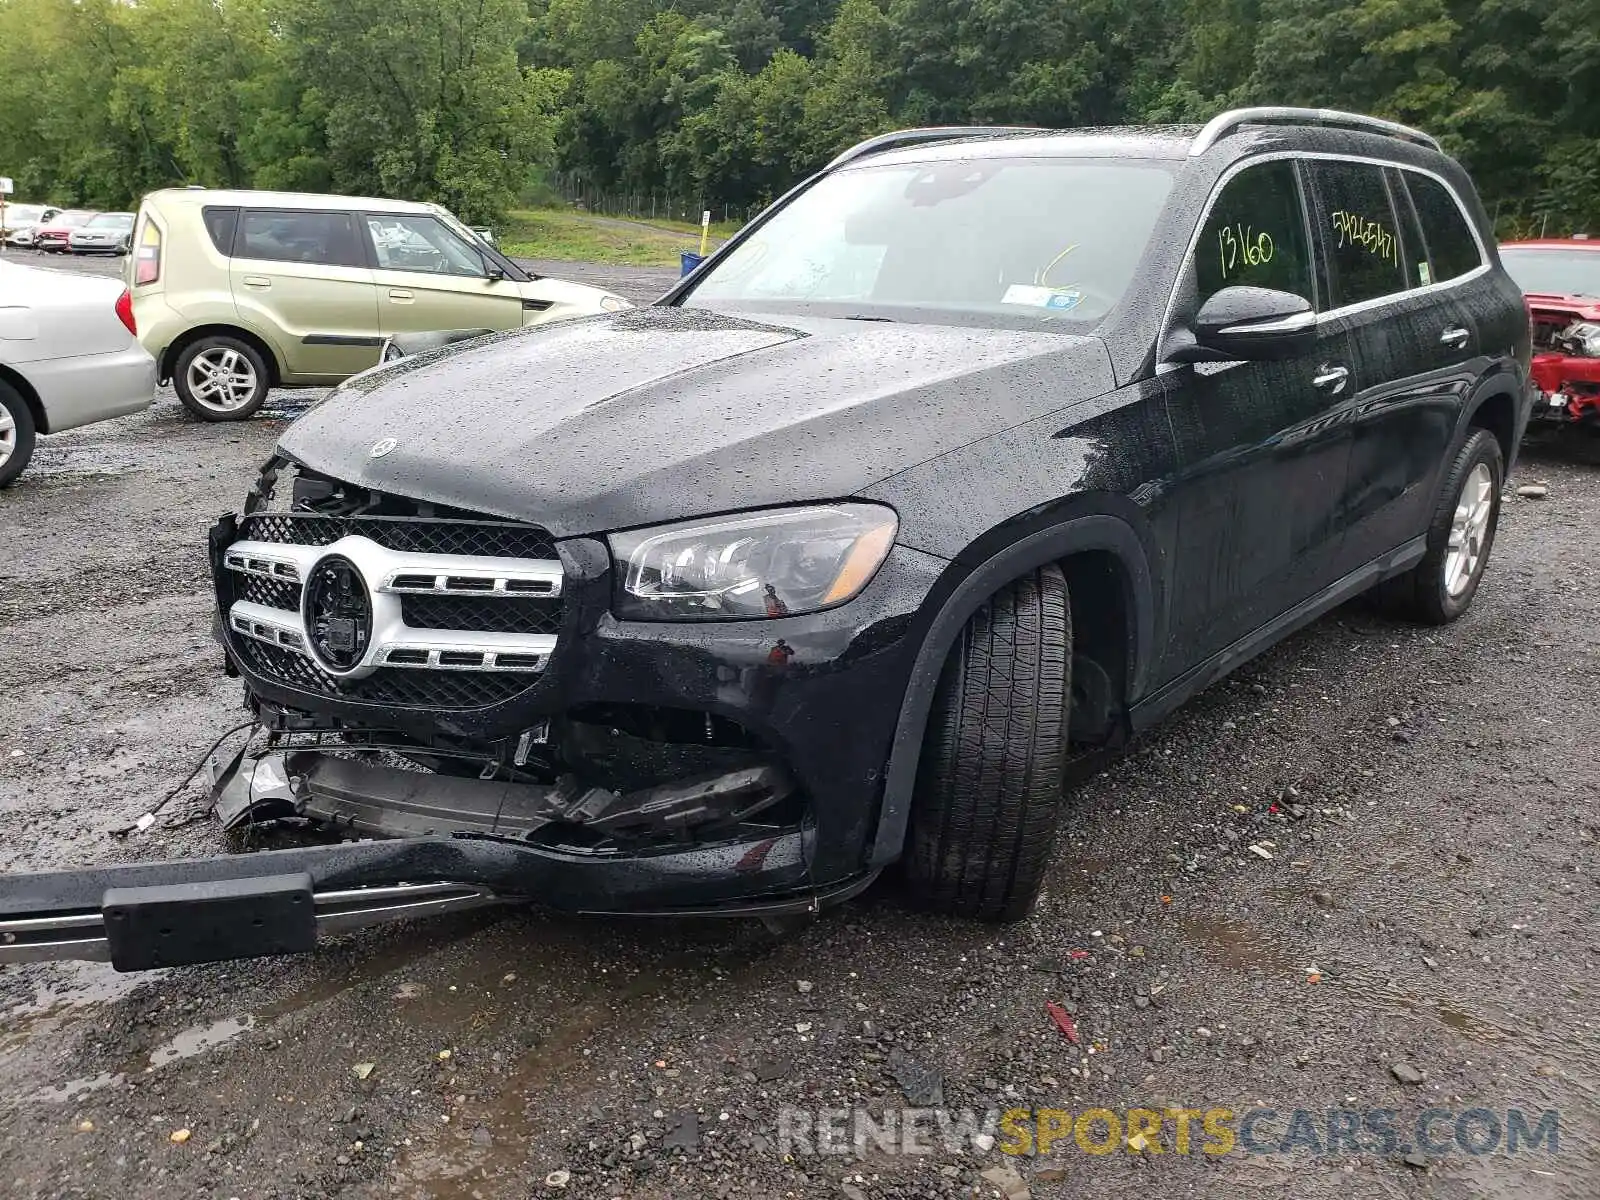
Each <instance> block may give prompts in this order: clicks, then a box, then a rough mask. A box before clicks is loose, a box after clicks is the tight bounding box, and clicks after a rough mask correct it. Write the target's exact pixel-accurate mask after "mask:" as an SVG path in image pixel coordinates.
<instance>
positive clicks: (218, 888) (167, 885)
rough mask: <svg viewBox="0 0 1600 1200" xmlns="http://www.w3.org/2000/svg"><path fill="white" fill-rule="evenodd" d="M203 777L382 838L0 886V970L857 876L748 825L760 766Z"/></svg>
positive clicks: (714, 906) (697, 903)
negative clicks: (469, 913) (611, 784)
mask: <svg viewBox="0 0 1600 1200" xmlns="http://www.w3.org/2000/svg"><path fill="white" fill-rule="evenodd" d="M217 783H218V811H219V813H220V814H221V815H222V817H223V819H224V821H225V823H228V824H232V825H239V824H244V823H249V822H252V821H254V822H260V821H264V820H268V819H277V818H280V817H289V816H294V817H301V818H309V819H311V820H313V821H318V822H322V823H324V824H326V825H331V826H333V827H335V828H338V829H341V830H345V831H348V832H352V833H357V834H366V835H376V836H377V837H378V838H380V839H382V840H374V841H359V842H340V843H335V844H330V845H322V846H306V847H299V848H295V849H288V850H269V851H261V852H257V853H252V854H237V855H227V856H222V857H217V858H206V859H188V860H177V861H173V862H164V863H140V864H135V865H127V866H113V867H98V868H89V869H84V870H77V871H59V872H46V873H40V874H31V875H10V876H3V877H0V963H7V962H35V961H42V960H47V959H63V958H77V959H91V960H102V961H109V962H111V963H112V964H113V965H114V966H115V967H116V968H117V969H118V970H123V971H134V970H144V969H147V968H152V967H171V966H182V965H186V964H192V963H201V962H215V961H222V960H226V959H238V958H255V957H262V956H266V955H277V954H292V953H299V952H303V951H308V950H311V949H313V948H314V947H315V945H316V943H317V941H318V939H319V938H320V937H323V936H327V935H330V934H335V933H342V932H346V931H348V930H352V929H358V928H362V927H365V926H370V925H376V924H382V923H385V922H389V921H397V920H405V919H409V918H412V917H418V916H428V915H434V914H438V913H445V912H454V911H459V910H462V909H468V908H476V907H479V906H482V905H486V904H495V903H502V902H506V901H515V900H532V901H536V902H538V903H540V904H542V905H544V906H546V907H549V908H552V909H556V910H559V911H566V912H572V913H593V914H613V915H622V914H627V915H647V914H648V915H690V914H727V915H753V916H780V915H785V914H796V913H805V912H816V911H818V910H819V909H820V908H822V907H823V906H825V905H827V904H829V903H836V902H838V901H841V900H844V899H848V898H849V897H850V896H852V895H855V894H856V893H858V892H860V891H861V890H863V889H864V888H865V887H866V886H867V885H868V884H870V883H871V881H872V878H873V874H871V873H868V874H864V875H860V876H857V877H854V878H851V879H846V880H842V881H835V882H832V883H827V884H821V885H819V884H818V883H817V882H816V881H815V880H814V879H813V877H812V872H811V869H810V863H811V859H812V847H813V843H814V832H813V830H812V829H811V828H810V827H809V825H807V824H805V823H801V824H799V825H795V826H792V827H791V826H781V825H767V826H763V825H760V824H758V823H755V822H751V821H750V820H749V818H750V816H751V814H753V813H758V812H761V811H763V810H765V809H767V808H769V807H772V806H773V805H775V804H777V803H778V802H779V801H781V800H782V799H783V798H784V797H786V796H787V795H788V793H789V785H788V783H787V780H786V779H785V778H784V777H783V775H782V773H781V772H779V771H778V770H777V769H776V768H772V767H753V768H746V769H741V770H736V771H731V772H728V773H726V774H723V775H717V776H709V777H704V778H700V779H696V780H689V781H684V782H679V783H674V784H670V785H662V786H660V787H652V788H647V789H644V790H642V791H639V792H630V793H625V794H618V793H615V792H611V791H608V790H606V789H604V788H592V787H590V788H584V787H578V786H576V785H574V784H572V783H571V782H570V781H563V782H559V783H556V784H552V785H532V784H522V783H506V782H498V781H492V780H484V779H470V778H456V777H450V776H442V775H436V774H431V773H427V772H420V771H410V770H405V769H401V768H394V767H385V766H377V765H373V764H371V763H369V762H363V761H355V760H352V759H349V758H341V757H335V756H333V755H328V754H323V753H320V752H310V751H298V752H289V753H287V754H284V753H268V754H265V755H261V756H259V757H255V758H246V759H244V760H242V762H239V763H237V764H236V766H235V767H234V768H233V769H231V770H229V771H226V772H224V773H223V775H222V777H221V778H219V779H218V781H217ZM690 826H693V830H694V833H693V837H692V838H690V837H688V835H687V830H688V829H689V827H690ZM630 835H631V836H632V837H633V839H634V840H631V841H630V840H629V838H630ZM641 835H647V836H641Z"/></svg>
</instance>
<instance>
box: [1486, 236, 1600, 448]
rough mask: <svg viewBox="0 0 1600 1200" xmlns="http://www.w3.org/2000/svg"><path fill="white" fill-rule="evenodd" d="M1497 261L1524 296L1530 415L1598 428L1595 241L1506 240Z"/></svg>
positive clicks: (1598, 244) (1599, 245)
mask: <svg viewBox="0 0 1600 1200" xmlns="http://www.w3.org/2000/svg"><path fill="white" fill-rule="evenodd" d="M1500 261H1501V262H1503V263H1504V264H1505V268H1506V272H1507V273H1508V274H1509V275H1510V276H1511V278H1512V279H1514V280H1516V282H1517V286H1518V287H1520V288H1521V289H1522V291H1523V294H1524V295H1525V296H1526V297H1527V300H1528V319H1529V321H1530V323H1531V324H1532V326H1533V379H1534V382H1535V383H1536V384H1538V386H1539V390H1540V391H1542V392H1543V393H1544V401H1543V403H1541V404H1538V405H1536V406H1535V408H1534V414H1533V415H1534V417H1535V419H1540V420H1547V421H1560V422H1574V421H1575V422H1580V423H1582V424H1583V425H1586V426H1588V427H1590V428H1593V429H1596V430H1600V240H1591V239H1589V238H1587V237H1582V236H1580V237H1573V238H1549V239H1541V240H1539V241H1531V242H1507V243H1506V244H1505V245H1503V246H1501V247H1500Z"/></svg>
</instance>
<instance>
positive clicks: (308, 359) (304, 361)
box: [228, 208, 383, 380]
mask: <svg viewBox="0 0 1600 1200" xmlns="http://www.w3.org/2000/svg"><path fill="white" fill-rule="evenodd" d="M228 274H229V283H230V285H231V288H232V291H233V303H234V307H235V308H237V309H238V310H239V315H240V317H242V318H243V319H244V321H245V322H246V324H248V325H251V326H254V327H255V328H257V329H260V330H261V331H262V332H263V333H266V334H268V335H269V336H270V337H271V338H272V339H273V340H274V341H275V342H276V343H277V344H278V347H279V349H280V350H281V352H282V354H283V358H284V369H285V370H286V371H287V372H288V373H289V374H291V375H299V376H303V377H305V378H307V379H334V380H336V379H343V378H344V377H345V376H347V375H354V374H355V373H356V372H357V371H364V370H366V368H368V367H370V366H372V365H373V364H375V363H376V362H377V361H378V349H379V347H380V346H382V344H383V337H382V335H381V334H380V333H379V331H378V299H377V295H376V292H375V289H374V286H373V281H372V269H371V268H370V267H369V266H367V257H366V252H365V250H364V249H363V247H362V245H361V240H360V236H359V234H358V232H357V229H356V224H355V216H354V214H352V213H347V212H318V211H311V210H306V209H274V208H247V209H245V210H244V211H243V212H242V213H241V214H240V215H239V232H238V236H237V237H236V238H235V240H234V244H233V257H232V258H231V259H230V260H229V263H228Z"/></svg>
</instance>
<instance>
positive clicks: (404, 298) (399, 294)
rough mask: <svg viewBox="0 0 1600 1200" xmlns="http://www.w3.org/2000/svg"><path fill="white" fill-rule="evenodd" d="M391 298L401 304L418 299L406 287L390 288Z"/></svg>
mask: <svg viewBox="0 0 1600 1200" xmlns="http://www.w3.org/2000/svg"><path fill="white" fill-rule="evenodd" d="M389 299H391V300H397V301H399V302H400V303H401V304H410V303H411V301H413V300H415V299H416V297H415V296H414V295H412V293H410V292H408V291H406V290H405V289H404V288H390V289H389Z"/></svg>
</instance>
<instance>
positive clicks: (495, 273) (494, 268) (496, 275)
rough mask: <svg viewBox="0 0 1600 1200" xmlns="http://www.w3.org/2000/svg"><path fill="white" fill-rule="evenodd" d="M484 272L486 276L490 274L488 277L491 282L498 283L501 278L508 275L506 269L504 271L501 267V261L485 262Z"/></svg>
mask: <svg viewBox="0 0 1600 1200" xmlns="http://www.w3.org/2000/svg"><path fill="white" fill-rule="evenodd" d="M483 273H484V274H485V275H486V276H488V279H489V282H490V283H498V282H499V281H500V280H502V279H504V278H505V277H506V273H505V271H503V270H502V269H501V267H500V264H499V263H492V262H486V263H484V264H483Z"/></svg>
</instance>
